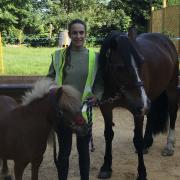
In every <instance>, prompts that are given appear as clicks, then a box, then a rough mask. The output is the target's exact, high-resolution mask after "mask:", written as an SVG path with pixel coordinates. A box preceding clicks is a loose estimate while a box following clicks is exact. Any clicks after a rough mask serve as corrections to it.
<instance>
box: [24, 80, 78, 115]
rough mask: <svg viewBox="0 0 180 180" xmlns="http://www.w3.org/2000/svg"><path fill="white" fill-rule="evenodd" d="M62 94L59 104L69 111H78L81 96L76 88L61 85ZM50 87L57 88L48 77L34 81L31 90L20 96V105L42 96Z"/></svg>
mask: <svg viewBox="0 0 180 180" xmlns="http://www.w3.org/2000/svg"><path fill="white" fill-rule="evenodd" d="M61 88H62V94H61V96H60V101H59V103H60V106H61V107H63V108H64V109H68V110H70V111H71V112H78V111H80V107H81V98H80V97H81V96H80V93H79V91H78V90H76V89H75V88H73V87H72V86H70V85H62V86H61ZM51 89H57V90H58V87H57V85H56V84H55V82H54V81H53V80H52V79H50V78H42V79H39V80H37V81H36V82H35V84H34V87H33V89H32V90H30V91H27V92H26V93H25V95H24V96H23V97H22V105H28V104H29V103H31V102H32V101H34V100H36V99H40V98H43V97H44V96H45V95H46V94H48V93H49V91H50V90H51Z"/></svg>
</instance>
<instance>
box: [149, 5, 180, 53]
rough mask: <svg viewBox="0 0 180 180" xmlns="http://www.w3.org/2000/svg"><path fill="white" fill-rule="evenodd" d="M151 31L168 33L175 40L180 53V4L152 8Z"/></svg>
mask: <svg viewBox="0 0 180 180" xmlns="http://www.w3.org/2000/svg"><path fill="white" fill-rule="evenodd" d="M150 32H159V33H164V34H166V35H168V36H169V37H170V38H171V39H172V41H173V42H174V44H175V46H176V48H177V51H178V54H179V55H180V5H174V6H170V7H165V8H162V9H160V10H152V13H151V20H150Z"/></svg>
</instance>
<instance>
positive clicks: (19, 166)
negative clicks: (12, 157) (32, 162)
mask: <svg viewBox="0 0 180 180" xmlns="http://www.w3.org/2000/svg"><path fill="white" fill-rule="evenodd" d="M27 164H28V162H27V161H22V160H20V161H14V175H15V180H22V176H23V172H24V169H25V167H26V166H27Z"/></svg>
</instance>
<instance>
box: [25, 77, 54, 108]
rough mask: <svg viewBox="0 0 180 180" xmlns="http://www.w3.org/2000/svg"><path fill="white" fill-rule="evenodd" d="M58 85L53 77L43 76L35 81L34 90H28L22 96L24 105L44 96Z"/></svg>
mask: <svg viewBox="0 0 180 180" xmlns="http://www.w3.org/2000/svg"><path fill="white" fill-rule="evenodd" d="M54 87H56V85H55V83H54V81H53V80H52V79H51V78H42V79H39V80H37V81H36V82H35V84H34V87H33V89H32V90H30V91H27V92H26V93H25V95H24V96H22V105H27V104H29V103H30V102H32V101H33V100H35V99H39V98H42V97H44V96H45V95H46V94H47V93H48V92H49V90H50V89H51V88H54Z"/></svg>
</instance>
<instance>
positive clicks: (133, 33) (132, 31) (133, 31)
mask: <svg viewBox="0 0 180 180" xmlns="http://www.w3.org/2000/svg"><path fill="white" fill-rule="evenodd" d="M136 37H137V30H136V27H135V26H134V25H133V26H131V27H130V28H129V29H128V38H129V39H130V40H131V41H135V40H136Z"/></svg>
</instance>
